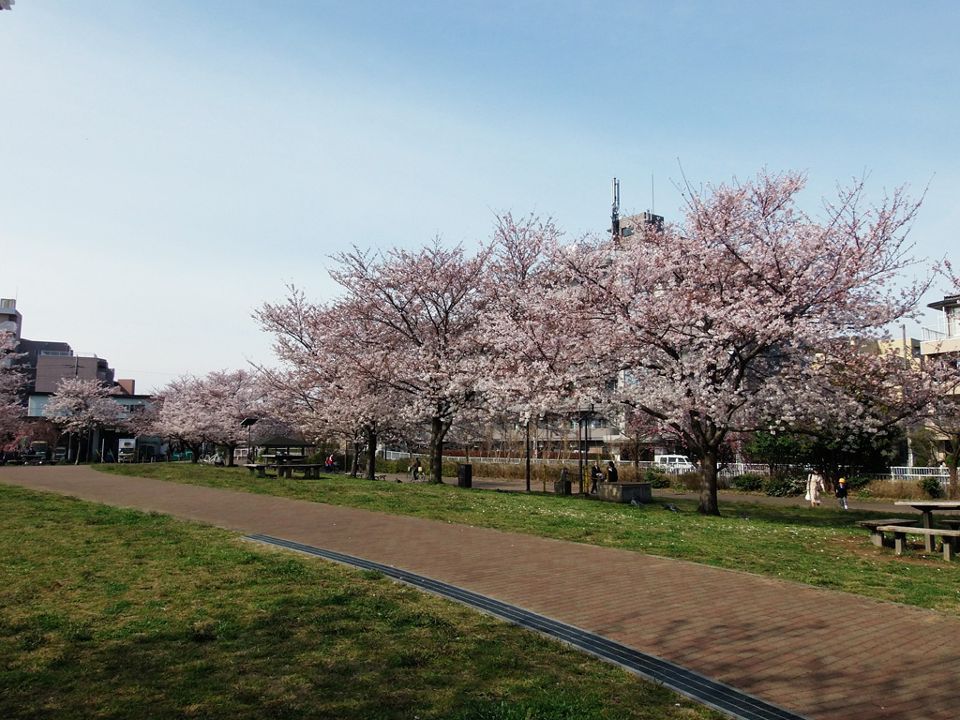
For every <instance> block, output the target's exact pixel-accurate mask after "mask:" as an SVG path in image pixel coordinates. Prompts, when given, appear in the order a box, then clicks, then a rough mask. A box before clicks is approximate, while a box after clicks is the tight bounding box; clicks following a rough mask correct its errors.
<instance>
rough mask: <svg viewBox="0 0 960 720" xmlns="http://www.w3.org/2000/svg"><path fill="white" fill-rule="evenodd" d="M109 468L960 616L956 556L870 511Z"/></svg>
mask: <svg viewBox="0 0 960 720" xmlns="http://www.w3.org/2000/svg"><path fill="white" fill-rule="evenodd" d="M96 467H97V469H103V470H105V471H107V472H113V473H117V474H127V475H141V476H145V477H153V478H159V479H164V480H172V481H175V482H183V483H192V484H198V485H209V486H213V487H222V488H229V489H233V490H242V491H245V492H254V493H264V494H270V495H281V496H284V497H292V498H299V499H304V500H312V501H315V502H325V503H330V504H334V505H347V506H350V507H357V508H364V509H368V510H379V511H383V512H391V513H398V514H404V515H416V516H419V517H426V518H432V519H438V520H445V521H449V522H457V523H464V524H467V525H476V526H482V527H489V528H496V529H500V530H509V531H514V532H523V533H529V534H533V535H540V536H543V537H551V538H557V539H561V540H573V541H576V542H583V543H590V544H593V545H603V546H608V547H618V548H624V549H628V550H636V551H640V552H646V553H651V554H654V555H662V556H666V557H673V558H681V559H685V560H692V561H694V562H701V563H706V564H709V565H715V566H718V567H724V568H731V569H736V570H744V571H747V572H752V573H757V574H761V575H769V576H773V577H779V578H783V579H788V580H795V581H799V582H804V583H809V584H812V585H817V586H820V587H827V588H832V589H836V590H843V591H846V592H852V593H858V594H860V595H866V596H868V597H873V598H877V599H881V600H892V601H896V602H902V603H906V604H910V605H917V606H920V607H926V608H932V609H935V610H938V611H941V612H945V613H949V614H952V615H960V563H952V564H948V563H946V562H944V561H943V559H942V555H941V554H940V553H936V554H934V555H923V554H922V552H921V551H920V550H914V552H913V554H912V555H911V556H909V557H907V556H904V557H896V556H894V555H893V552H892V551H890V550H886V549H885V550H881V549H879V548H876V547H874V546H873V545H871V544H870V542H869V539H868V534H867V532H866V531H865V530H863V529H861V528H858V527H856V526H855V525H854V523H855V522H856V520H859V519H863V518H869V517H877V513H870V512H862V511H859V512H858V511H850V512H842V511H840V510H834V509H832V508H818V509H815V510H811V509H809V508H806V507H786V506H771V505H762V504H759V503H751V502H749V499H746V498H745V500H744V501H743V502H724V503H723V504H722V506H721V510H722V512H723V513H724V515H723V517H706V516H702V515H699V514H697V513H696V512H695V507H696V501H695V500H671V501H670V502H671V503H672V504H674V505H676V506H678V507H679V508H680V510H681V512H680V513H673V512H667V511H666V510H665V509H664V503H661V502H655V503H653V504H651V505H647V506H644V507H643V508H634V507H631V506H624V505H614V504H611V503H601V502H597V501H594V500H583V499H580V498H562V497H555V496H549V495H539V494H534V495H525V494H522V493H504V492H492V491H486V490H463V489H460V488H457V487H453V486H451V485H429V484H408V483H405V484H397V483H385V482H370V481H367V480H363V479H355V478H350V477H346V476H342V475H337V476H334V477H330V478H324V479H322V480H300V479H297V480H285V479H278V478H255V477H252V476H251V475H250V474H249V473H248V472H247V471H246V470H244V469H242V468H217V467H210V466H193V465H188V464H179V463H158V464H153V465H136V466H122V465H106V466H96Z"/></svg>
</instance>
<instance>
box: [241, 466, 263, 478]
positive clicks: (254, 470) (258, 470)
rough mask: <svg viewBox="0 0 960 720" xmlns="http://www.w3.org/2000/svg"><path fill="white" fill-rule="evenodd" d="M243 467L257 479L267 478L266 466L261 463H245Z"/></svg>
mask: <svg viewBox="0 0 960 720" xmlns="http://www.w3.org/2000/svg"><path fill="white" fill-rule="evenodd" d="M244 467H245V468H246V469H247V470H249V471H250V474H251V475H256V476H257V477H266V476H267V466H266V465H264V464H262V463H247V464H246V465H244Z"/></svg>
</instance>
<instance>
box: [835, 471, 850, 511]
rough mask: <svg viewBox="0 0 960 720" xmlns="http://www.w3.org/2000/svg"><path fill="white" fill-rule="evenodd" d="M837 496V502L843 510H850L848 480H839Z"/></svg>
mask: <svg viewBox="0 0 960 720" xmlns="http://www.w3.org/2000/svg"><path fill="white" fill-rule="evenodd" d="M836 495H837V502H839V503H840V508H841V509H842V510H849V509H850V508H848V507H847V479H846V478H840V479H839V480H837V490H836Z"/></svg>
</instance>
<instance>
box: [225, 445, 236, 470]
mask: <svg viewBox="0 0 960 720" xmlns="http://www.w3.org/2000/svg"><path fill="white" fill-rule="evenodd" d="M223 447H224V453H223V464H224V465H226V466H227V467H233V453H234V452H235V451H236V449H237V446H236V445H224V446H223Z"/></svg>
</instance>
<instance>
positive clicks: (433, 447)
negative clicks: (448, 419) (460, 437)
mask: <svg viewBox="0 0 960 720" xmlns="http://www.w3.org/2000/svg"><path fill="white" fill-rule="evenodd" d="M449 429H450V425H449V424H448V423H445V422H444V421H443V418H441V417H440V416H439V415H437V416H435V417H433V418H431V419H430V482H432V483H436V484H438V485H439V484H440V483H442V482H443V438H444V437H445V436H446V434H447V430H449Z"/></svg>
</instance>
